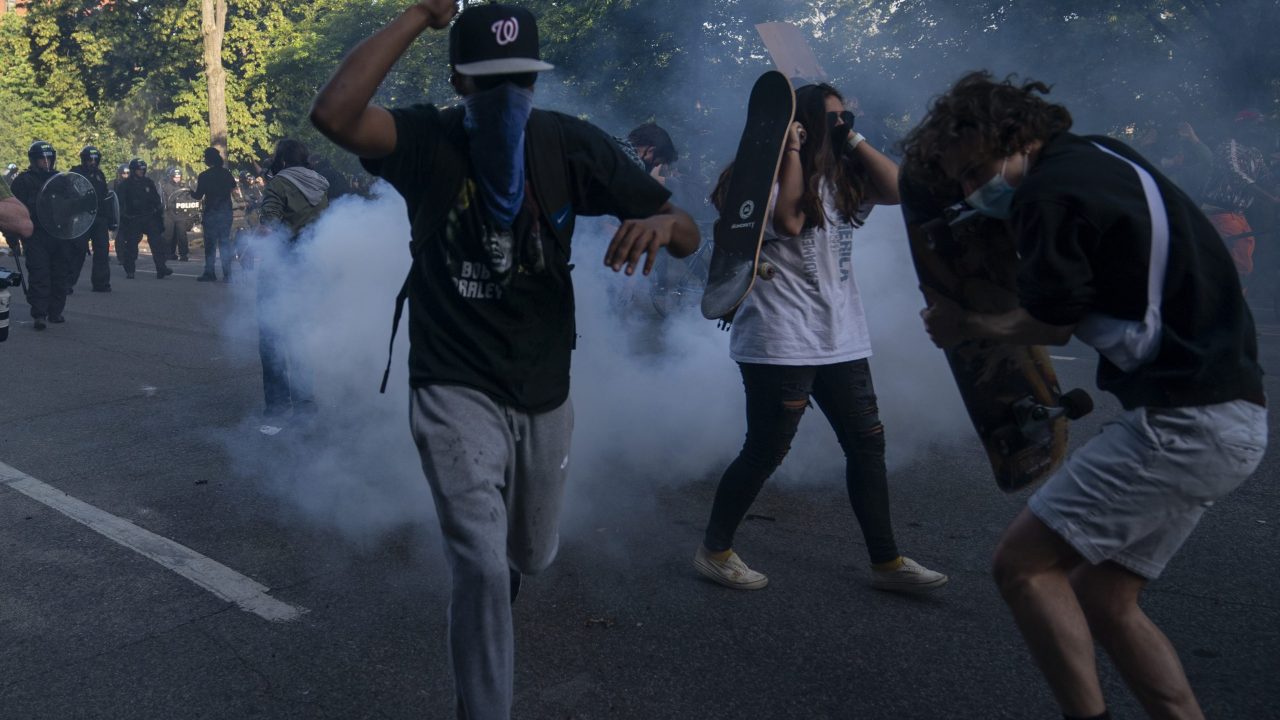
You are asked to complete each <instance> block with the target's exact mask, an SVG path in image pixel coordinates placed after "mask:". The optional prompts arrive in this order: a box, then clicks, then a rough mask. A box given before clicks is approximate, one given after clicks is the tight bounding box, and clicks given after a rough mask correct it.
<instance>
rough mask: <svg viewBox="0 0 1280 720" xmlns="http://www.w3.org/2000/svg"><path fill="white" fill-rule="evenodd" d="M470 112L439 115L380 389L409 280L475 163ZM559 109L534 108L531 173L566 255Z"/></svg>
mask: <svg viewBox="0 0 1280 720" xmlns="http://www.w3.org/2000/svg"><path fill="white" fill-rule="evenodd" d="M464 114H465V110H464V109H463V108H462V107H454V108H449V109H448V110H444V111H442V112H441V113H440V122H441V126H442V130H441V133H440V140H439V144H438V145H437V147H436V153H435V164H434V166H433V167H432V168H431V170H430V172H431V173H432V178H433V182H432V183H431V187H430V188H429V189H428V190H427V191H426V196H425V197H424V198H423V201H422V204H421V205H419V206H418V212H417V214H416V215H415V216H414V217H413V220H412V222H411V223H410V225H411V227H414V228H419V232H418V234H417V236H416V237H414V238H413V239H412V240H411V241H410V243H409V252H410V254H411V255H412V257H413V263H412V264H411V265H410V267H409V273H408V275H406V276H405V279H404V284H403V285H401V286H400V292H399V293H398V294H397V295H396V310H395V314H394V315H393V316H392V320H391V341H390V342H389V343H388V346H387V367H386V369H385V370H383V372H382V385H381V386H380V387H379V390H378V392H380V393H385V392H386V391H387V379H388V378H389V377H390V376H391V353H392V350H393V349H394V348H395V344H396V331H397V330H398V329H399V328H400V318H401V316H402V315H403V314H404V303H405V300H407V299H408V298H409V280H410V279H411V278H412V277H413V273H414V272H415V271H416V269H417V263H418V259H419V258H420V257H421V256H422V250H423V247H424V246H425V244H426V243H427V242H429V241H432V240H434V239H435V238H436V237H437V236H438V235H439V233H440V230H441V228H442V227H443V226H444V223H445V221H446V220H447V219H448V217H449V212H450V211H451V210H452V209H453V206H454V203H455V202H457V199H458V193H459V192H461V191H462V183H463V180H465V179H466V175H467V168H468V165H469V163H470V161H469V159H468V158H467V150H466V148H467V136H466V130H465V129H464V128H463V126H462V119H463V116H464ZM560 117H561V115H560V113H556V112H551V111H548V110H536V109H535V110H534V111H533V113H532V114H530V115H529V123H528V125H526V126H525V154H526V157H527V160H528V162H529V167H528V170H527V174H528V175H529V176H530V177H531V178H532V179H533V182H532V183H531V185H532V187H533V195H534V200H536V201H537V203H538V206H539V207H540V208H541V209H542V213H543V215H544V216H545V217H546V218H547V220H548V223H547V224H548V225H549V226H550V227H551V234H552V235H553V236H554V237H555V240H556V243H557V244H559V246H560V248H561V250H562V252H564V254H565V256H566V257H567V256H568V254H569V246H570V245H569V243H570V239H571V238H572V237H573V226H574V214H573V206H572V203H573V197H572V192H571V190H570V188H569V174H568V171H567V170H566V168H565V155H564V132H563V129H562V128H561V124H560Z"/></svg>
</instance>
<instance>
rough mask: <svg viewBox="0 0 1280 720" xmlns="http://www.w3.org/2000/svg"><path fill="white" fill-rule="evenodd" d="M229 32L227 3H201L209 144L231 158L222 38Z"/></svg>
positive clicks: (217, 0) (209, 0)
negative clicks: (228, 150)
mask: <svg viewBox="0 0 1280 720" xmlns="http://www.w3.org/2000/svg"><path fill="white" fill-rule="evenodd" d="M226 28H227V0H200V35H201V36H202V37H203V38H204V75H205V79H206V80H207V81H208V84H209V144H210V145H212V146H213V147H216V148H218V151H219V152H221V153H222V157H223V158H224V159H226V158H227V73H226V70H224V69H223V67H222V37H223V35H225V34H226Z"/></svg>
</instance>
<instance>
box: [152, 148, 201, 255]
mask: <svg viewBox="0 0 1280 720" xmlns="http://www.w3.org/2000/svg"><path fill="white" fill-rule="evenodd" d="M157 187H158V189H159V190H160V197H161V198H162V199H163V200H164V241H165V244H166V245H168V247H169V259H170V260H178V261H180V262H186V261H187V253H188V247H187V232H188V231H190V230H191V227H192V226H193V225H194V224H195V221H194V217H193V214H192V209H191V208H186V207H180V205H187V204H194V203H195V200H194V199H192V198H189V197H186V194H187V193H186V191H188V190H190V189H191V188H189V187H187V186H186V185H184V184H183V182H182V170H181V168H178V167H171V168H169V170H168V172H166V173H165V176H164V177H163V178H161V179H160V182H159V183H157ZM184 201H185V202H184Z"/></svg>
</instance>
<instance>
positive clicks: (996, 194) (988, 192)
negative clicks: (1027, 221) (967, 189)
mask: <svg viewBox="0 0 1280 720" xmlns="http://www.w3.org/2000/svg"><path fill="white" fill-rule="evenodd" d="M1008 164H1009V158H1005V159H1004V163H1003V164H1001V165H1000V172H998V173H996V175H995V177H993V178H991V179H990V180H988V181H987V183H986V184H985V185H983V186H982V187H980V188H978V189H977V190H974V191H973V192H972V193H970V194H969V196H968V197H966V198H965V199H964V201H965V202H967V203H969V207H971V208H973V209H974V210H977V211H978V212H980V213H982V214H983V215H986V216H987V217H992V218H996V219H997V220H1008V219H1009V213H1010V212H1011V210H1012V209H1013V193H1014V191H1015V190H1016V188H1014V187H1013V186H1012V185H1010V184H1009V181H1008V180H1005V179H1004V169H1005V167H1006V166H1007V165H1008Z"/></svg>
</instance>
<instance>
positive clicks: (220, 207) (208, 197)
mask: <svg viewBox="0 0 1280 720" xmlns="http://www.w3.org/2000/svg"><path fill="white" fill-rule="evenodd" d="M235 189H236V179H235V176H233V175H232V174H231V171H230V170H228V169H226V168H225V167H222V166H221V165H219V166H218V167H211V168H209V169H208V170H205V171H204V172H202V173H200V175H199V176H198V177H197V178H196V189H195V192H193V193H192V196H194V197H195V199H197V200H203V201H204V206H203V210H204V212H206V213H211V212H231V192H232V191H233V190H235Z"/></svg>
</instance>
